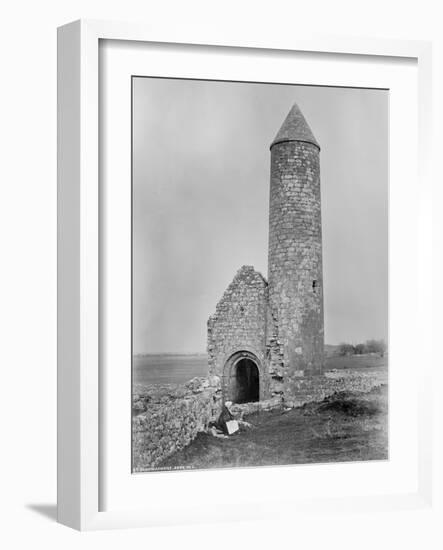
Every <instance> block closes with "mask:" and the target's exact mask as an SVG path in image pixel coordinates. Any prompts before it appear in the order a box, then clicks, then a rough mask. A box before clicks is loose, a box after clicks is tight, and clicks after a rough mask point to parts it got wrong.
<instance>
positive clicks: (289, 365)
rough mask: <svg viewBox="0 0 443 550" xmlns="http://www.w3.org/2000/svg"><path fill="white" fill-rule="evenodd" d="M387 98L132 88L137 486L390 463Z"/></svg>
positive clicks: (188, 83) (234, 87)
mask: <svg viewBox="0 0 443 550" xmlns="http://www.w3.org/2000/svg"><path fill="white" fill-rule="evenodd" d="M388 122H389V91H388V90H384V89H364V88H339V87H326V86H324V87H322V86H307V85H294V84H283V83H276V84H269V83H255V82H227V81H208V80H187V79H170V78H154V77H145V76H139V77H137V76H134V77H133V78H132V367H131V368H132V471H133V473H140V472H152V471H171V470H199V469H200V470H201V469H206V470H207V469H214V468H237V467H261V466H281V465H300V464H308V463H311V464H312V463H316V464H322V463H330V462H354V461H382V460H388V458H389V452H388V451H389V441H388V419H389V416H388V412H389V411H388V362H389V346H388V343H389V338H388V336H389V335H388V194H389V126H388Z"/></svg>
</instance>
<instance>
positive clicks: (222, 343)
mask: <svg viewBox="0 0 443 550" xmlns="http://www.w3.org/2000/svg"><path fill="white" fill-rule="evenodd" d="M267 294H268V291H267V283H266V281H265V280H264V279H263V277H262V276H261V275H260V273H257V272H256V271H255V270H254V268H253V267H252V266H243V267H242V268H241V269H240V270H239V271H238V272H237V274H236V275H235V277H234V280H233V281H232V283H231V284H230V285H229V287H228V288H227V290H226V291H225V293H224V294H223V297H222V299H221V300H220V302H219V303H218V304H217V307H216V311H215V313H214V315H212V316H211V317H210V318H209V320H208V357H209V373H210V375H218V376H222V375H223V367H224V365H225V362H226V360H227V359H228V358H229V356H230V355H232V354H233V353H235V352H237V351H242V350H247V351H251V352H252V353H254V354H255V355H256V356H257V358H258V359H259V361H260V362H261V364H262V367H263V368H265V339H266V316H267ZM263 382H265V381H264V380H261V383H263Z"/></svg>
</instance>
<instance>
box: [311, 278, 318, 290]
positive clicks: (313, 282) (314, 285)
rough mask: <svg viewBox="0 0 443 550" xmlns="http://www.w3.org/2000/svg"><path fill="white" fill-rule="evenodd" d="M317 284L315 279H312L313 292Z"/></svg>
mask: <svg viewBox="0 0 443 550" xmlns="http://www.w3.org/2000/svg"><path fill="white" fill-rule="evenodd" d="M317 286H318V285H317V281H316V280H315V279H314V280H313V281H312V290H313V291H314V292H315V289H316V288H317Z"/></svg>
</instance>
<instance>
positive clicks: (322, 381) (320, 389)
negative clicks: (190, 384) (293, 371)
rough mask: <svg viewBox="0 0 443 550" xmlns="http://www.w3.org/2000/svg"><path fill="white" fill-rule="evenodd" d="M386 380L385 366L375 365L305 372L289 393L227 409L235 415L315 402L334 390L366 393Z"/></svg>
mask: <svg viewBox="0 0 443 550" xmlns="http://www.w3.org/2000/svg"><path fill="white" fill-rule="evenodd" d="M387 383H388V370H387V369H377V370H371V371H367V372H355V371H353V370H340V371H337V372H327V373H325V374H324V375H321V376H308V377H304V378H298V379H297V380H294V381H293V384H294V386H293V388H292V395H291V396H290V397H287V396H284V395H281V396H274V397H271V398H270V399H267V400H265V401H258V402H256V403H244V404H233V405H231V407H230V411H231V413H232V414H233V415H234V417H235V418H236V419H239V420H240V419H243V418H244V417H245V416H247V415H248V414H252V413H255V412H259V411H268V410H272V409H278V408H284V407H291V408H292V407H301V406H303V405H305V404H306V403H311V402H315V401H316V402H319V401H322V400H323V399H325V398H326V397H329V396H330V395H332V394H334V393H339V392H344V391H349V392H363V393H367V392H369V391H371V390H372V389H373V388H376V387H379V386H381V385H383V384H387Z"/></svg>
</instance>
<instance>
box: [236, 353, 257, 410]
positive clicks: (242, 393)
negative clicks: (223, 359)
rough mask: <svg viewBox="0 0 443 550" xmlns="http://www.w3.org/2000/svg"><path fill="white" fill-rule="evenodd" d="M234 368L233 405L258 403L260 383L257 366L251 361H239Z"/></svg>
mask: <svg viewBox="0 0 443 550" xmlns="http://www.w3.org/2000/svg"><path fill="white" fill-rule="evenodd" d="M234 368H235V373H234V376H233V378H234V387H233V401H234V403H250V402H251V401H258V400H259V396H260V381H259V372H258V368H257V365H256V364H255V363H254V361H252V360H251V359H241V360H240V361H238V363H236V365H235V367H234Z"/></svg>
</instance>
